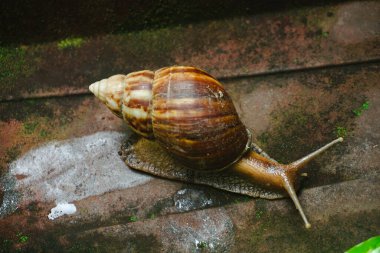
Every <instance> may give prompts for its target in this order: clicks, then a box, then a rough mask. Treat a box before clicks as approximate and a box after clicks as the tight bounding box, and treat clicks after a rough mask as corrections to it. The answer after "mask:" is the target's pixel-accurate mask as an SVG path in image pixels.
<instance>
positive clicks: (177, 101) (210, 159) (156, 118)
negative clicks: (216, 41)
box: [90, 66, 250, 170]
mask: <svg viewBox="0 0 380 253" xmlns="http://www.w3.org/2000/svg"><path fill="white" fill-rule="evenodd" d="M90 90H91V91H92V92H93V93H94V94H95V95H96V96H97V97H98V98H99V99H100V100H101V101H103V103H105V104H106V105H107V107H108V108H109V109H110V110H111V111H113V112H114V113H115V114H116V115H118V116H119V117H122V118H123V119H124V120H125V121H126V122H127V123H128V124H129V125H130V126H131V128H132V129H133V130H134V131H136V132H137V133H139V134H140V135H142V136H144V137H150V138H151V137H154V138H155V139H156V140H157V141H158V142H159V143H160V144H161V145H162V146H163V147H164V148H165V149H166V150H167V151H169V152H170V153H171V154H173V155H174V157H176V158H177V159H179V160H180V161H182V162H183V163H184V164H185V165H187V166H188V167H191V168H194V169H199V170H218V169H221V168H224V167H226V166H227V165H229V164H230V163H232V162H234V161H235V160H236V159H237V158H239V157H240V156H241V155H242V154H243V153H244V152H245V150H246V149H247V146H248V145H247V143H248V142H249V141H250V140H249V137H248V133H247V131H246V128H245V126H244V125H243V124H242V122H241V121H240V119H239V116H238V115H237V113H236V110H235V107H234V105H233V103H232V100H231V98H230V97H229V95H228V94H227V92H226V91H225V89H224V88H223V86H222V85H221V84H220V83H219V82H218V81H217V80H216V79H215V78H213V77H212V76H211V75H209V74H207V73H206V72H204V71H202V70H200V69H197V68H194V67H186V66H174V67H167V68H162V69H159V70H157V71H156V72H152V71H148V70H143V71H138V72H133V73H130V74H128V75H126V76H124V75H116V76H112V77H110V78H108V79H103V80H101V81H99V82H96V83H94V84H92V85H91V86H90Z"/></svg>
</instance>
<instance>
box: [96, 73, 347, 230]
mask: <svg viewBox="0 0 380 253" xmlns="http://www.w3.org/2000/svg"><path fill="white" fill-rule="evenodd" d="M89 89H90V91H91V92H92V93H94V95H95V96H96V97H98V98H99V99H100V100H101V101H102V102H103V103H104V104H105V105H106V106H107V107H108V108H109V109H110V110H111V111H112V112H113V113H114V114H115V115H117V116H118V117H120V118H122V119H124V121H125V122H127V123H128V125H129V126H130V127H131V128H132V129H133V130H134V132H136V133H137V134H138V135H140V136H143V137H145V139H144V138H140V139H139V140H137V141H135V142H134V143H127V144H126V145H124V147H122V150H121V153H122V157H123V159H124V160H125V162H126V164H127V165H128V166H129V167H131V168H133V169H137V170H141V171H145V172H148V173H151V174H154V175H157V176H161V177H165V178H169V179H177V180H182V181H186V182H191V183H200V184H207V185H211V186H213V187H216V188H220V189H224V190H228V191H232V192H237V193H241V194H246V195H250V196H254V197H263V198H269V199H271V198H272V199H273V198H279V197H283V196H284V194H286V193H287V194H288V195H289V196H290V198H291V199H292V200H293V202H294V204H295V206H296V208H297V209H298V210H299V212H300V214H301V217H302V219H303V221H304V223H305V226H306V228H309V227H310V223H309V222H308V220H307V218H306V216H305V214H304V211H303V209H302V207H301V205H300V203H299V201H298V198H297V195H296V189H297V187H298V185H299V178H300V175H301V173H300V171H301V169H302V168H303V167H304V166H305V165H306V164H307V163H308V162H310V161H311V160H312V159H314V158H315V157H317V156H318V155H319V154H321V153H322V152H323V151H325V150H326V149H328V148H330V147H331V146H332V145H334V144H335V143H337V142H341V141H343V139H342V138H338V139H336V140H334V141H332V142H330V143H328V144H327V145H325V146H323V147H322V148H320V149H318V150H316V151H314V152H312V153H311V154H309V155H307V156H305V157H303V158H301V159H299V160H297V161H295V162H292V163H290V164H286V165H284V164H280V163H278V162H276V161H275V160H274V159H272V158H270V157H269V156H268V155H267V154H266V153H265V152H263V151H262V150H261V149H260V148H259V147H258V146H257V145H256V144H254V143H252V142H251V134H250V132H249V130H247V128H246V127H245V126H244V125H243V123H242V122H241V120H240V119H239V116H238V114H237V112H236V109H235V107H234V105H233V102H232V100H231V98H230V97H229V95H228V94H227V92H226V91H225V89H224V88H223V86H222V85H221V84H220V83H219V82H218V81H217V80H216V79H215V78H213V77H212V76H211V75H209V74H208V73H206V72H204V71H202V70H200V69H198V68H195V67H187V66H173V67H166V68H162V69H159V70H157V71H155V72H153V71H150V70H142V71H138V72H132V73H130V74H128V75H114V76H111V77H110V78H108V79H103V80H101V81H98V82H95V83H93V84H91V85H90V87H89ZM163 150H166V152H165V151H163Z"/></svg>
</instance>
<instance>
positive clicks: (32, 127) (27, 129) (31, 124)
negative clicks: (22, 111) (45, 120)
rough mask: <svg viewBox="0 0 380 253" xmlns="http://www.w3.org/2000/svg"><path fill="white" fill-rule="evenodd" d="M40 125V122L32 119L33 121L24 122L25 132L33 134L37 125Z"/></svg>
mask: <svg viewBox="0 0 380 253" xmlns="http://www.w3.org/2000/svg"><path fill="white" fill-rule="evenodd" d="M38 125H39V123H38V122H35V121H32V122H25V123H24V124H23V127H24V133H25V134H32V133H33V132H34V130H36V128H37V126H38Z"/></svg>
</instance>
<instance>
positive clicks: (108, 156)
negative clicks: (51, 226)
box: [10, 132, 152, 203]
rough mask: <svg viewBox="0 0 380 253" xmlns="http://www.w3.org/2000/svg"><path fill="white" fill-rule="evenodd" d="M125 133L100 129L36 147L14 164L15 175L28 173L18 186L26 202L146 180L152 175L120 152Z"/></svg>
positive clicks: (69, 197) (65, 198)
mask: <svg viewBox="0 0 380 253" xmlns="http://www.w3.org/2000/svg"><path fill="white" fill-rule="evenodd" d="M125 137H126V135H125V134H122V133H118V132H98V133H96V134H93V135H89V136H85V137H81V138H74V139H70V140H66V141H54V142H49V143H47V144H45V145H43V146H41V147H38V148H36V149H33V150H31V151H29V152H28V153H26V154H25V155H24V156H22V157H21V158H20V159H18V160H16V161H14V162H13V163H12V164H11V165H10V173H11V175H14V176H15V175H24V176H26V177H25V178H23V179H20V180H17V182H16V189H17V190H18V191H20V192H21V193H22V195H23V200H24V201H26V202H29V201H34V200H38V201H45V202H49V201H55V202H57V203H59V202H61V201H68V202H72V201H75V200H80V199H83V198H86V197H89V196H93V195H100V194H103V193H105V192H108V191H112V190H116V189H125V188H130V187H133V186H136V185H139V184H142V183H145V182H147V181H148V180H150V179H151V178H152V177H150V176H148V175H145V174H141V173H138V172H135V171H133V170H131V169H129V168H128V167H127V166H126V165H125V164H124V162H123V161H122V160H121V159H120V157H119V155H118V151H119V148H120V145H121V143H122V140H123V139H124V138H125Z"/></svg>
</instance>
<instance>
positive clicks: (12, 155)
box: [6, 146, 21, 163]
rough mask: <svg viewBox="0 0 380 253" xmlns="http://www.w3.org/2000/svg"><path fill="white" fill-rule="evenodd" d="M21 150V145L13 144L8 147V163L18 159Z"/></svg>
mask: <svg viewBox="0 0 380 253" xmlns="http://www.w3.org/2000/svg"><path fill="white" fill-rule="evenodd" d="M20 153H21V151H20V147H19V146H13V147H11V148H8V149H7V151H6V156H7V159H6V161H7V162H8V163H10V162H12V161H14V160H16V158H17V157H18V156H19V155H20Z"/></svg>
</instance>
